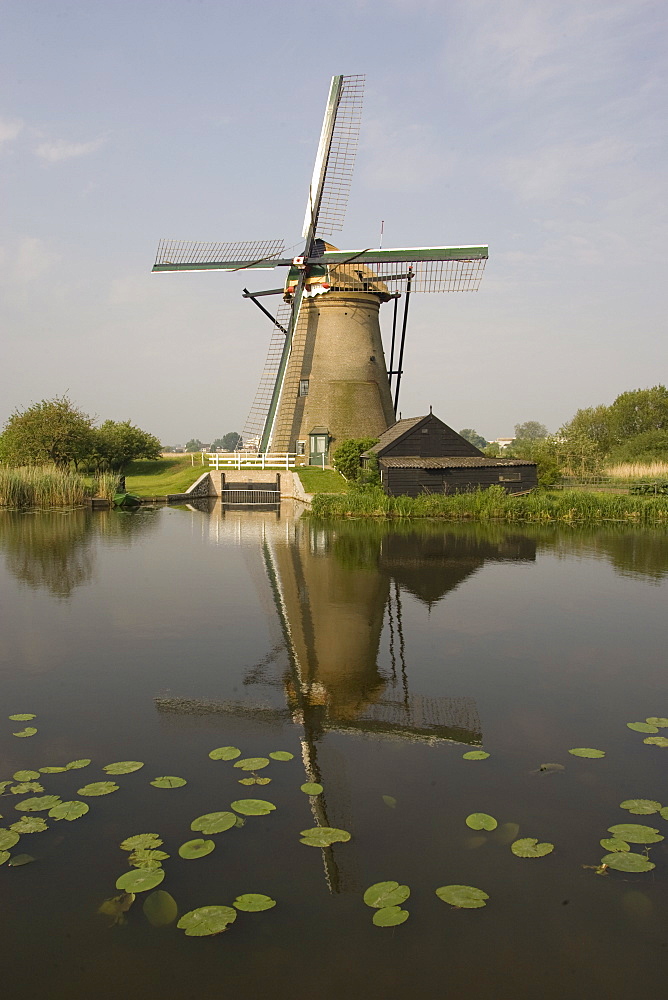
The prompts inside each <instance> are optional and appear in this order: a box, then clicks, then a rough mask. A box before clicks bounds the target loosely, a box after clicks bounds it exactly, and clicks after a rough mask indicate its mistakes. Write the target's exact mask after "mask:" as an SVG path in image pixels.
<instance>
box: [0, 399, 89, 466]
mask: <svg viewBox="0 0 668 1000" xmlns="http://www.w3.org/2000/svg"><path fill="white" fill-rule="evenodd" d="M92 439H93V418H92V417H89V416H88V414H87V413H83V412H82V411H81V410H79V409H77V408H76V407H75V406H74V405H73V403H72V402H71V401H70V400H69V399H68V397H67V396H56V397H54V399H43V400H42V401H41V403H34V404H33V405H32V406H30V407H28V409H27V410H22V411H21V410H15V411H14V413H13V414H12V415H11V417H10V418H9V420H8V421H7V423H6V424H5V428H4V431H3V433H2V440H1V443H0V450H1V453H2V456H3V459H4V460H5V461H6V462H10V463H13V464H23V463H25V464H28V465H32V464H41V463H44V462H53V463H54V464H55V465H58V466H61V467H64V466H67V465H70V463H72V464H74V467H75V468H77V467H78V465H79V462H81V461H82V460H83V459H85V458H86V457H87V456H88V455H89V454H90V450H91V446H92Z"/></svg>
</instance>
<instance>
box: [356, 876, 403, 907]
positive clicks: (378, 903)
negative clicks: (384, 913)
mask: <svg viewBox="0 0 668 1000" xmlns="http://www.w3.org/2000/svg"><path fill="white" fill-rule="evenodd" d="M410 894H411V890H410V889H409V888H408V886H407V885H399V883H398V882H376V883H375V884H374V885H370V886H369V888H368V889H367V890H366V892H365V893H364V902H365V903H366V905H367V906H373V907H374V909H377V910H380V909H382V907H384V906H399V904H400V903H405V902H406V900H407V899H408V897H409V896H410Z"/></svg>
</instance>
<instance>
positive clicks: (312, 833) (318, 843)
mask: <svg viewBox="0 0 668 1000" xmlns="http://www.w3.org/2000/svg"><path fill="white" fill-rule="evenodd" d="M299 836H300V837H301V840H300V841H299V843H300V844H307V845H308V846H309V847H329V846H330V845H331V844H337V843H341V844H345V843H347V841H349V840H350V834H349V833H348V831H347V830H339V829H337V828H336V827H334V826H314V827H311V828H310V829H309V830H302V831H301V833H300V834H299Z"/></svg>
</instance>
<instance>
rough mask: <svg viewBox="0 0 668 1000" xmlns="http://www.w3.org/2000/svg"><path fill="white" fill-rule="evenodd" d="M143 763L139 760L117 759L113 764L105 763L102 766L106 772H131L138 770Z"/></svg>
mask: <svg viewBox="0 0 668 1000" xmlns="http://www.w3.org/2000/svg"><path fill="white" fill-rule="evenodd" d="M143 766H144V764H143V762H142V761H140V760H119V761H117V762H116V763H115V764H105V765H104V767H103V768H102V770H103V771H106V772H107V774H132V772H133V771H138V770H139V768H140V767H143Z"/></svg>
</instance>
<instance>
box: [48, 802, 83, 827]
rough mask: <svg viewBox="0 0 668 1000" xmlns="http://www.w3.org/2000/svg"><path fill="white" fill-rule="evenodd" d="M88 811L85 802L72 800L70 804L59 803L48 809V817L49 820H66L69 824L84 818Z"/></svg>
mask: <svg viewBox="0 0 668 1000" xmlns="http://www.w3.org/2000/svg"><path fill="white" fill-rule="evenodd" d="M89 809H90V806H89V805H88V803H87V802H79V801H78V800H77V799H72V800H71V801H70V802H59V803H58V805H57V806H54V807H53V809H49V816H50V817H51V819H66V820H69V821H70V822H71V821H72V820H75V819H80V818H81V816H85V815H86V813H87V812H88V810H89Z"/></svg>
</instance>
